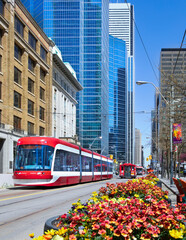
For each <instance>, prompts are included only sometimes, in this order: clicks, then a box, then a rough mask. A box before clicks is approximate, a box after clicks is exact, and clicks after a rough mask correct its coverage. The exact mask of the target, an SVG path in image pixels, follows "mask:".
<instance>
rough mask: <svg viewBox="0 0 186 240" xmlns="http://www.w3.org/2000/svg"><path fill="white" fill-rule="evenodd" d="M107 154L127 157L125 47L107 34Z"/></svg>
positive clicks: (120, 41)
mask: <svg viewBox="0 0 186 240" xmlns="http://www.w3.org/2000/svg"><path fill="white" fill-rule="evenodd" d="M109 154H112V155H113V156H114V158H115V159H117V160H118V162H125V159H126V157H127V49H126V44H125V41H123V40H121V39H118V38H116V37H113V36H111V35H110V36H109Z"/></svg>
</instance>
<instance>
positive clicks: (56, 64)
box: [52, 46, 83, 141]
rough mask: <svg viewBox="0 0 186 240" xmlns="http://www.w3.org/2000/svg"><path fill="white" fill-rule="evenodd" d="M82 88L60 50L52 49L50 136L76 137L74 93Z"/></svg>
mask: <svg viewBox="0 0 186 240" xmlns="http://www.w3.org/2000/svg"><path fill="white" fill-rule="evenodd" d="M82 89H83V87H82V86H81V84H80V83H79V82H78V80H77V78H76V73H75V71H74V70H73V68H72V67H71V65H70V64H69V63H64V62H63V59H62V56H61V52H60V50H59V49H58V48H57V47H56V46H54V48H53V87H52V92H53V93H52V96H53V100H52V114H53V117H52V136H54V137H57V138H63V139H64V140H67V141H69V139H68V138H74V137H76V104H77V101H76V93H77V92H78V91H80V90H82Z"/></svg>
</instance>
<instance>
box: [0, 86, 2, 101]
mask: <svg viewBox="0 0 186 240" xmlns="http://www.w3.org/2000/svg"><path fill="white" fill-rule="evenodd" d="M0 99H2V82H0Z"/></svg>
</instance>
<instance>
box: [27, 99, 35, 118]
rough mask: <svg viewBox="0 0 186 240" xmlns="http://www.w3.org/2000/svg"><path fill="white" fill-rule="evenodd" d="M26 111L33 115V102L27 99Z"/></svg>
mask: <svg viewBox="0 0 186 240" xmlns="http://www.w3.org/2000/svg"><path fill="white" fill-rule="evenodd" d="M28 113H29V114H31V115H34V102H32V101H31V100H29V99H28Z"/></svg>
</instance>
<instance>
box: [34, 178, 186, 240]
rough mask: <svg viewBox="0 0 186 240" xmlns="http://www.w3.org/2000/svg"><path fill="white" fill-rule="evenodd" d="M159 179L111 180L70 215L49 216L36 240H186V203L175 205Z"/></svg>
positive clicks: (72, 209)
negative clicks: (114, 181) (163, 189)
mask: <svg viewBox="0 0 186 240" xmlns="http://www.w3.org/2000/svg"><path fill="white" fill-rule="evenodd" d="M156 182H157V179H154V178H153V177H151V175H150V176H147V177H146V178H144V177H142V178H138V179H133V180H129V181H128V182H126V183H124V182H120V183H117V184H110V183H107V184H106V187H102V188H100V189H99V191H98V192H93V193H92V195H91V197H90V199H89V200H88V201H87V202H86V203H82V202H81V201H80V200H78V201H77V202H76V203H73V204H72V207H71V209H70V210H69V211H68V212H67V214H63V215H61V216H56V217H52V218H50V219H48V220H47V221H46V223H45V226H44V235H43V236H40V237H38V238H34V240H65V239H71V240H72V239H73V240H82V239H97V240H98V239H99V240H105V239H106V240H117V239H120V240H126V239H136V240H141V239H152V240H157V239H159V240H165V239H176V238H179V239H185V238H186V232H185V226H184V220H185V214H184V209H185V206H184V205H180V206H178V207H177V208H175V209H174V208H172V207H171V206H170V204H168V202H167V199H168V196H167V194H168V192H167V191H162V189H161V188H159V187H157V186H156ZM57 226H58V227H57Z"/></svg>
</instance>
